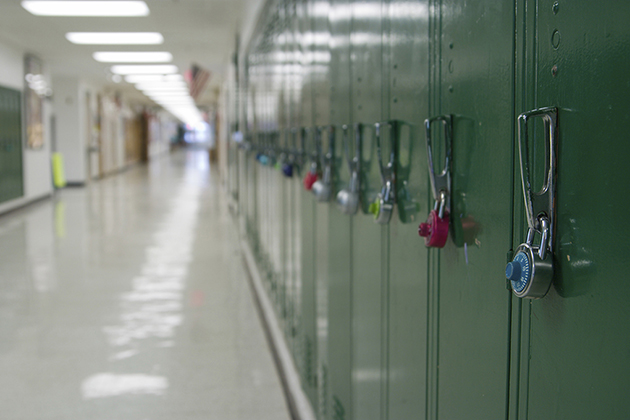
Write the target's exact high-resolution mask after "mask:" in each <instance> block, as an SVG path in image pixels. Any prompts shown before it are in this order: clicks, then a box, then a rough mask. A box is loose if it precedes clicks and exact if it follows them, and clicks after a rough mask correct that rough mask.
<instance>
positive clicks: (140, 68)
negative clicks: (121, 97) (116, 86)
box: [111, 64, 178, 74]
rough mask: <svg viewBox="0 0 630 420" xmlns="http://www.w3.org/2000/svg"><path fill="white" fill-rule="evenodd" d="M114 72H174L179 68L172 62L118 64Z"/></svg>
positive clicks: (113, 68) (112, 69)
mask: <svg viewBox="0 0 630 420" xmlns="http://www.w3.org/2000/svg"><path fill="white" fill-rule="evenodd" d="M111 71H112V73H114V74H173V73H177V71H178V68H177V66H175V65H172V64H158V65H150V64H149V65H126V64H122V65H116V66H112V68H111Z"/></svg>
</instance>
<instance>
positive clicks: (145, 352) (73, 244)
mask: <svg viewBox="0 0 630 420" xmlns="http://www.w3.org/2000/svg"><path fill="white" fill-rule="evenodd" d="M217 178H218V176H217V174H216V172H214V171H210V169H209V167H208V156H207V153H206V152H205V151H203V150H197V151H194V150H189V151H183V152H177V153H175V154H173V155H171V156H168V157H164V158H160V159H158V160H156V161H155V162H153V163H152V164H151V165H150V166H137V167H134V168H132V169H131V170H129V171H127V172H125V173H122V174H120V175H115V176H112V177H109V178H106V179H104V180H101V181H98V182H94V183H92V184H91V185H89V186H88V187H85V188H67V189H64V190H62V191H60V192H59V193H57V195H56V197H55V198H54V199H52V200H46V201H42V202H40V203H37V204H34V205H31V206H29V207H27V208H25V209H23V210H20V211H17V212H14V213H10V214H8V215H4V216H0V390H1V391H0V419H1V420H79V419H80V420H185V419H200V420H201V419H204V420H213V419H220V420H232V419H235V420H236V419H238V420H244V419H247V420H250V419H251V420H266V419H269V420H272V419H273V420H284V419H288V418H289V415H288V413H287V409H286V404H285V400H284V397H283V395H282V390H281V386H280V381H279V379H278V376H277V373H276V370H275V368H274V365H273V361H272V356H271V354H270V351H269V349H268V346H267V343H266V342H265V337H264V333H263V330H262V327H261V324H260V321H259V319H258V316H257V313H256V309H255V306H254V303H253V298H252V295H251V291H250V289H249V285H248V282H247V278H246V273H245V269H244V267H243V263H242V258H241V256H240V252H239V247H238V238H237V234H236V231H235V229H236V228H235V225H234V224H233V222H232V220H231V217H230V215H229V213H228V211H227V209H226V207H227V206H226V204H225V202H223V194H222V193H221V192H220V187H219V186H218V182H217Z"/></svg>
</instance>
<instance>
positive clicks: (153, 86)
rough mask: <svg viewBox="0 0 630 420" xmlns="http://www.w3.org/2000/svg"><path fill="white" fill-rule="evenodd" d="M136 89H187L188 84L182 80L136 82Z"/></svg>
mask: <svg viewBox="0 0 630 420" xmlns="http://www.w3.org/2000/svg"><path fill="white" fill-rule="evenodd" d="M136 89H138V90H146V91H158V90H159V91H162V90H188V86H187V85H186V83H184V82H170V83H160V84H157V83H138V84H137V85H136Z"/></svg>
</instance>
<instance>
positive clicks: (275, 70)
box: [228, 0, 630, 420]
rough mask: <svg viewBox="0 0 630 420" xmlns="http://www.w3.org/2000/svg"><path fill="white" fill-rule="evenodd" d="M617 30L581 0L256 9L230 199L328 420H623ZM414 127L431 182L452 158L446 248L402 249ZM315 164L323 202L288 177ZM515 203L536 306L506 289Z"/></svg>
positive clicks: (274, 0)
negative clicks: (349, 208) (346, 196)
mask: <svg viewBox="0 0 630 420" xmlns="http://www.w3.org/2000/svg"><path fill="white" fill-rule="evenodd" d="M628 18H630V3H628V2H614V4H610V5H605V4H603V3H602V2H596V1H593V0H589V1H583V2H579V3H576V2H565V1H558V2H555V1H553V0H551V1H549V0H539V1H534V0H523V1H521V0H517V1H503V2H497V1H494V0H470V1H461V0H442V1H413V0H365V1H358V0H357V1H351V0H328V1H326V0H270V1H268V2H267V4H266V6H265V9H264V12H263V15H262V17H261V20H260V22H259V24H258V26H257V29H256V31H255V35H254V38H253V41H252V43H251V44H250V45H248V46H247V47H246V54H245V57H246V59H245V60H244V61H243V60H241V61H242V62H240V63H239V78H238V83H239V85H238V86H236V89H235V92H238V93H239V94H238V96H237V95H235V94H233V95H232V96H231V97H230V103H231V104H232V106H233V107H235V109H236V110H237V111H238V112H237V113H238V115H239V118H236V119H233V120H232V121H231V124H232V127H233V129H234V130H235V131H240V132H243V133H244V134H243V140H242V141H240V142H239V141H234V142H232V143H231V145H230V151H229V156H230V158H229V159H230V163H229V164H230V170H229V180H228V188H229V190H230V192H231V194H232V196H233V197H234V199H235V200H236V203H237V207H236V208H237V210H238V211H237V213H238V215H239V218H238V219H239V222H240V226H241V229H242V232H243V233H244V235H246V237H247V238H248V241H249V243H250V245H251V247H252V249H253V251H254V253H255V255H256V258H257V262H258V269H259V270H260V272H261V273H262V274H263V277H264V279H265V281H266V285H267V290H268V293H269V295H270V297H271V298H272V299H273V301H274V302H275V303H276V308H277V316H278V318H279V319H280V320H281V322H282V324H283V325H284V326H285V332H286V339H287V342H288V343H289V345H290V347H291V348H292V349H293V355H294V360H295V364H296V366H297V368H298V370H299V371H300V374H301V376H302V384H303V387H304V390H305V391H306V393H307V395H308V396H309V398H310V400H311V402H312V404H313V407H314V409H315V411H316V412H317V415H318V417H319V418H320V419H321V420H324V419H334V420H340V419H346V420H347V419H355V420H368V419H392V420H393V419H397V420H398V419H399V420H409V419H444V420H457V419H484V420H485V419H502V418H509V419H530V420H541V419H554V420H556V419H567V420H569V419H570V420H576V419H627V418H630V399H629V398H628V393H629V392H630V305H629V304H628V292H629V291H630V281H628V274H627V270H626V269H625V268H624V267H626V266H627V262H626V261H627V260H626V258H627V254H628V252H629V251H630V247H629V246H628V234H629V233H630V224H629V222H628V220H629V217H628V208H629V206H628V204H630V200H629V199H628V194H627V189H628V188H627V185H628V184H627V183H628V180H629V179H630V173H629V168H630V165H628V163H627V161H628V158H629V157H630V153H629V152H630V141H628V132H629V130H628V128H629V127H628V120H629V118H630V112H629V111H630V72H628V69H629V68H630V26H628V24H627V21H628ZM545 107H549V108H550V109H549V110H547V111H545V112H544V113H541V114H525V116H524V117H523V118H525V117H527V118H528V119H529V122H527V121H523V118H522V119H521V120H520V121H519V115H521V114H524V113H527V112H529V111H532V110H536V109H541V108H545ZM439 117H443V118H442V119H441V120H440V119H439ZM436 118H437V119H436ZM427 119H433V120H431V121H433V123H432V124H431V127H430V131H429V134H430V135H431V137H432V146H433V148H434V150H433V156H432V157H433V163H434V164H435V168H433V169H434V173H436V175H437V176H436V177H435V179H436V180H438V181H439V182H437V181H436V183H438V184H439V183H440V182H442V184H440V185H442V187H440V188H439V190H444V188H443V187H444V185H447V184H448V182H446V183H444V182H443V181H445V178H443V177H439V175H440V174H441V173H442V172H441V171H442V169H444V168H445V167H444V162H445V158H446V157H447V156H446V155H447V154H448V153H447V152H448V147H446V146H447V145H448V143H449V142H450V155H449V157H451V158H452V160H451V161H450V164H449V167H448V168H446V169H450V174H451V176H450V185H449V187H450V188H448V194H447V197H446V198H447V199H449V201H450V202H449V203H447V204H448V207H449V208H450V213H448V215H447V216H445V218H446V220H447V223H448V238H447V240H446V243H445V244H444V246H443V247H427V246H426V245H425V243H426V242H425V241H426V240H425V238H422V237H420V236H419V235H418V231H419V224H420V223H421V222H425V221H426V220H427V218H428V216H429V213H430V212H431V210H432V209H433V208H434V202H435V201H434V199H435V197H434V191H433V188H432V184H431V177H430V176H429V175H430V165H429V163H428V160H429V159H428V150H429V149H428V148H427V135H426V129H425V120H427ZM376 123H379V125H378V128H379V140H380V141H379V142H378V144H380V145H381V148H380V149H379V148H378V147H377V138H376V126H375V124H376ZM359 124H360V125H359ZM519 128H520V131H521V132H520V137H521V139H522V146H523V149H524V153H523V154H522V156H521V154H520V153H519V149H520V147H519V142H518V139H519ZM526 129H527V131H528V132H527V133H526V132H525V131H526ZM357 133H359V134H360V135H357ZM392 133H394V134H393V135H392ZM239 137H240V135H236V136H234V137H233V138H234V139H237V140H238V139H239ZM525 140H527V141H525ZM331 143H332V144H333V147H332V150H330V149H329V147H328V146H329V145H330V144H331ZM345 145H347V149H348V150H347V154H346V147H345ZM357 145H359V146H360V149H361V151H360V153H359V154H358V157H359V159H358V160H360V162H361V164H360V171H359V180H360V183H359V184H360V188H359V197H360V199H361V202H360V206H359V209H358V211H357V212H356V214H353V215H347V214H345V213H344V212H343V211H341V210H340V208H339V206H338V205H337V204H336V203H335V201H336V198H337V195H338V193H339V192H340V191H341V190H344V189H346V190H347V189H349V188H350V178H351V171H350V164H351V162H348V159H347V158H348V156H349V157H350V158H352V157H353V156H355V148H356V146H357ZM392 145H393V147H392ZM379 150H380V151H381V153H380V157H381V158H382V161H383V172H385V175H386V176H385V177H384V178H381V167H380V165H379V159H378V157H379V153H378V151H379ZM392 150H394V152H395V153H394V154H393V155H394V156H393V157H394V161H393V163H394V165H393V166H392V167H389V166H388V165H389V162H390V157H392V153H391V151H392ZM521 158H522V159H521ZM311 159H312V161H311ZM521 160H522V161H523V162H524V168H525V169H526V170H525V171H524V172H525V173H526V174H527V173H529V172H531V173H532V175H531V178H532V181H531V185H527V184H526V188H525V189H523V188H522V182H521V181H522V178H521V171H520V167H521ZM329 164H330V165H329ZM313 165H315V166H314V167H313ZM327 167H330V169H331V172H330V174H331V182H330V188H331V192H330V196H329V200H328V201H323V202H320V201H318V198H317V197H316V196H315V195H314V193H313V191H307V190H306V189H305V181H309V180H308V179H306V180H305V178H306V177H307V176H308V174H309V172H310V170H311V168H313V169H315V172H317V173H318V175H319V177H320V179H319V180H320V182H322V181H323V179H322V177H323V176H324V175H325V172H326V170H327ZM289 169H291V170H289ZM392 169H394V170H392ZM291 172H292V173H291ZM392 173H393V174H394V175H395V176H396V178H395V188H394V192H395V198H396V203H395V206H394V209H393V214H392V215H391V219H390V220H388V221H386V223H384V224H381V223H377V222H376V221H375V218H374V216H373V215H372V214H371V213H370V212H369V210H370V205H371V204H373V203H374V201H375V200H376V198H377V197H378V194H379V193H381V192H382V188H383V186H384V185H385V184H386V183H387V181H391V179H392ZM287 175H291V176H287ZM310 181H312V180H310ZM546 181H550V182H549V183H547V182H546ZM324 186H325V185H324ZM320 187H321V185H320ZM545 187H549V188H548V189H545ZM539 190H541V191H542V192H543V194H540V195H536V194H532V193H533V192H537V191H539ZM318 191H320V193H319V194H321V189H318ZM524 191H525V193H526V194H527V196H528V197H529V198H530V199H531V201H532V207H534V208H533V209H532V210H531V212H534V213H535V216H537V215H538V214H539V212H540V211H543V212H547V216H548V218H549V219H550V220H547V221H548V222H551V226H549V223H547V225H545V227H544V229H543V226H542V224H541V223H542V222H541V221H540V219H538V218H536V219H535V220H534V222H533V224H534V225H535V226H534V227H535V228H536V229H537V230H539V231H542V230H546V231H547V232H548V234H547V238H548V241H547V242H548V246H546V247H545V250H546V251H547V255H544V260H541V259H540V257H536V256H533V258H534V259H536V258H538V260H537V261H536V264H537V265H536V266H535V267H537V268H536V270H537V273H538V274H540V275H542V277H545V276H548V277H547V278H548V279H549V280H551V287H550V289H549V291H548V292H547V290H546V289H545V290H543V292H540V291H539V293H538V294H537V295H535V297H539V298H538V299H528V298H520V297H518V296H516V295H515V293H514V291H512V290H511V288H512V286H511V284H512V283H511V282H509V281H507V280H506V275H505V273H506V263H508V262H510V261H511V260H512V258H515V254H518V253H517V250H518V249H519V248H518V247H519V245H520V244H521V243H524V242H526V240H527V238H526V236H527V235H526V234H527V232H528V222H529V219H530V217H529V213H530V212H527V211H526V206H525V204H524V200H523V195H524ZM386 192H387V191H385V193H386ZM438 195H439V192H438ZM320 197H321V195H320ZM534 201H535V204H534ZM528 207H529V206H528ZM372 210H377V209H375V207H374V205H373V206H372ZM437 210H438V211H439V206H438V209H437ZM531 239H532V245H534V246H537V245H539V244H541V242H542V241H543V238H542V237H541V235H539V234H538V233H536V234H535V235H534V237H533V238H531ZM530 256H531V255H530ZM550 270H551V271H550ZM538 274H535V276H537V275H538ZM547 285H548V284H547ZM545 292H546V293H545ZM543 295H544V297H543Z"/></svg>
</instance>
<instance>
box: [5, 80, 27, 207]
mask: <svg viewBox="0 0 630 420" xmlns="http://www.w3.org/2000/svg"><path fill="white" fill-rule="evenodd" d="M21 98H22V95H21V93H20V91H17V90H13V89H9V88H4V87H0V203H1V202H4V201H8V200H12V199H15V198H19V197H21V196H22V195H24V180H23V173H22V102H21V101H22V99H21Z"/></svg>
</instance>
